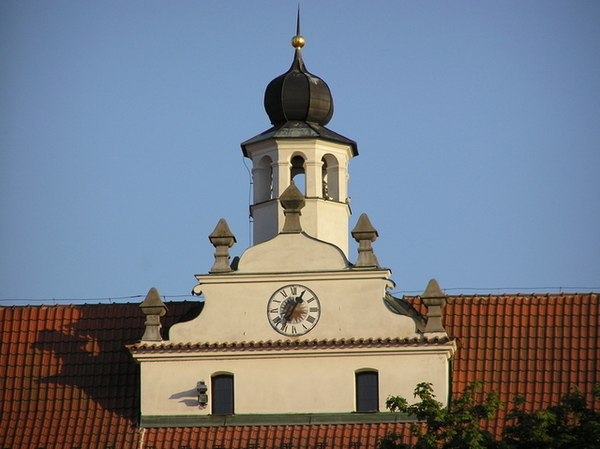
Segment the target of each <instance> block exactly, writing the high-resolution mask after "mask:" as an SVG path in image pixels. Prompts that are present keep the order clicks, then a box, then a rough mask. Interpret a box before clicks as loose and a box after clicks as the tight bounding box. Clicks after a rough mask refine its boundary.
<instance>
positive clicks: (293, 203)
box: [279, 181, 306, 234]
mask: <svg viewBox="0 0 600 449" xmlns="http://www.w3.org/2000/svg"><path fill="white" fill-rule="evenodd" d="M279 202H280V203H281V207H283V215H284V216H285V221H284V223H283V229H282V230H281V233H282V234H296V233H299V232H302V226H301V225H300V215H302V212H300V210H301V209H302V208H303V207H304V205H305V204H306V201H304V195H302V192H301V191H300V190H299V189H298V187H296V183H294V181H290V185H289V186H288V188H287V189H285V190H284V191H283V193H282V194H281V195H280V196H279Z"/></svg>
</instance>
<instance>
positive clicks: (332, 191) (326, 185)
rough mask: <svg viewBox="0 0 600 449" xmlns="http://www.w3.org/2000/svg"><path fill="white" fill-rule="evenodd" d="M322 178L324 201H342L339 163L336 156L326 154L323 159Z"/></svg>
mask: <svg viewBox="0 0 600 449" xmlns="http://www.w3.org/2000/svg"><path fill="white" fill-rule="evenodd" d="M321 162H322V164H323V165H322V168H321V178H322V181H323V182H322V183H323V193H322V195H323V199H325V200H333V201H340V176H339V163H338V160H337V159H336V157H335V156H333V155H331V154H326V155H325V156H323V158H322V159H321Z"/></svg>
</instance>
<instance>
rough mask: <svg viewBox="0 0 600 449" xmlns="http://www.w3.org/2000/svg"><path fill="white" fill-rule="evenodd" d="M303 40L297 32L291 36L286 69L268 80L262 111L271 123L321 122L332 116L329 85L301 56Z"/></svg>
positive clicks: (318, 123)
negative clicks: (290, 58)
mask: <svg viewBox="0 0 600 449" xmlns="http://www.w3.org/2000/svg"><path fill="white" fill-rule="evenodd" d="M304 44H305V40H304V38H303V37H302V36H300V33H299V32H298V33H297V34H296V36H294V37H293V38H292V46H293V47H294V48H295V49H296V52H295V54H294V61H293V62H292V66H291V67H290V69H289V70H288V71H287V72H285V73H284V74H283V75H280V76H278V77H277V78H275V79H274V80H273V81H271V82H270V83H269V85H268V86H267V89H266V91H265V111H266V112H267V115H268V116H269V119H270V120H271V123H272V124H273V125H280V124H283V123H286V122H292V121H298V122H307V123H314V124H317V125H320V126H325V125H327V123H329V120H331V117H332V116H333V98H332V96H331V91H330V90H329V86H327V84H326V83H325V81H323V80H322V79H321V78H319V77H318V76H315V75H313V74H311V73H309V72H308V71H307V70H306V67H305V66H304V61H303V60H302V47H304Z"/></svg>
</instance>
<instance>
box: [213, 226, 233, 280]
mask: <svg viewBox="0 0 600 449" xmlns="http://www.w3.org/2000/svg"><path fill="white" fill-rule="evenodd" d="M208 239H209V240H210V243H212V245H213V246H214V247H215V249H216V251H215V264H214V265H213V267H212V268H211V269H210V272H211V273H226V272H229V271H232V269H231V267H230V266H229V248H231V247H232V246H233V244H234V243H236V240H235V236H234V235H233V233H232V232H231V231H230V230H229V225H228V224H227V221H225V219H224V218H221V219H220V220H219V222H218V223H217V226H216V227H215V230H214V231H213V232H212V234H210V235H209V236H208Z"/></svg>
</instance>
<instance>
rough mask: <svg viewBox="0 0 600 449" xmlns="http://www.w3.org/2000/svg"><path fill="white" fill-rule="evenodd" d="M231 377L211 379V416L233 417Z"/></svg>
mask: <svg viewBox="0 0 600 449" xmlns="http://www.w3.org/2000/svg"><path fill="white" fill-rule="evenodd" d="M233 413H234V411H233V375H232V374H219V375H216V376H213V377H212V414H213V415H233Z"/></svg>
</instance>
